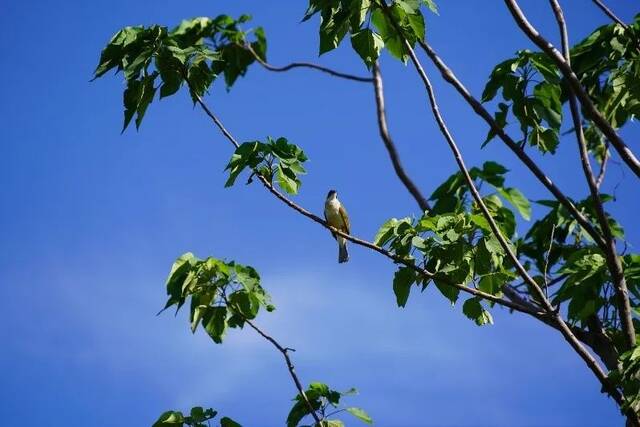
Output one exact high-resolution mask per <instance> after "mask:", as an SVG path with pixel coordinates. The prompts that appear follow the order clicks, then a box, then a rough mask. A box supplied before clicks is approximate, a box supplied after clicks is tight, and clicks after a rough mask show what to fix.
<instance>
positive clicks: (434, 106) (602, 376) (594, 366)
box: [380, 1, 623, 405]
mask: <svg viewBox="0 0 640 427" xmlns="http://www.w3.org/2000/svg"><path fill="white" fill-rule="evenodd" d="M380 5H381V7H382V9H383V11H384V12H385V14H386V15H387V17H388V19H389V20H390V21H391V23H392V24H393V26H394V27H395V30H396V32H397V34H399V35H402V34H404V33H403V31H402V29H400V28H399V26H398V24H397V23H396V22H395V20H394V19H393V16H392V15H391V13H390V12H389V9H388V6H387V4H386V3H385V2H384V1H382V2H380ZM402 38H403V42H404V46H405V48H406V49H407V52H408V53H409V57H410V58H411V62H412V63H413V65H414V67H415V69H416V71H417V72H418V75H419V76H420V78H421V79H422V82H423V83H424V86H425V89H426V91H427V94H428V98H429V103H430V104H431V111H432V113H433V116H434V118H435V119H436V122H437V123H438V127H439V128H440V131H441V133H442V134H443V136H444V137H445V139H446V141H447V143H448V145H449V148H450V149H451V151H452V153H453V155H454V158H455V160H456V163H457V164H458V167H459V169H460V171H461V172H462V174H463V176H464V178H465V181H466V182H467V185H468V187H469V190H470V191H471V194H472V196H473V198H474V200H475V201H476V203H477V204H478V206H479V207H480V210H481V211H482V215H483V216H484V217H485V219H486V220H487V222H488V223H489V226H490V227H491V231H492V232H493V234H494V235H495V237H496V238H497V239H498V242H499V243H500V246H502V248H503V249H504V251H505V252H506V254H507V256H508V257H509V259H510V260H511V262H512V263H513V264H514V266H515V268H516V270H517V271H518V273H519V274H520V276H521V277H522V278H523V279H524V280H525V281H526V282H527V283H528V284H529V286H531V288H532V289H533V290H534V293H535V294H536V296H537V297H538V298H539V299H540V301H541V302H542V305H543V308H544V310H545V311H546V313H547V314H548V315H549V316H550V317H551V318H552V319H553V321H555V322H556V323H557V326H558V330H559V331H560V332H561V333H562V335H563V336H564V338H565V340H566V341H567V342H568V343H569V345H571V347H572V348H573V349H574V350H575V351H576V352H577V353H578V355H579V356H580V357H581V358H582V359H583V360H584V362H585V363H586V365H587V366H588V367H589V369H590V370H591V371H592V372H593V373H594V375H595V376H596V378H598V380H599V381H600V382H601V384H602V385H603V388H604V389H605V390H606V391H607V392H608V393H609V395H611V396H612V397H613V398H614V399H615V400H616V402H618V404H620V405H622V402H623V399H622V396H621V395H620V393H619V392H618V390H617V389H616V388H615V387H614V386H613V385H612V384H611V382H610V381H609V379H608V377H607V374H606V373H605V372H604V371H603V370H602V368H601V367H600V365H599V364H598V362H597V361H596V360H595V359H594V357H593V356H592V355H591V353H589V351H588V350H587V349H586V348H585V347H584V346H583V345H582V343H581V342H580V341H579V340H578V339H577V338H576V336H575V335H574V334H573V332H572V331H571V328H570V327H569V326H568V325H567V324H566V322H565V321H564V319H563V318H562V316H561V315H560V313H559V311H557V310H555V309H554V307H553V306H552V305H551V303H550V302H549V300H547V298H545V295H544V292H543V291H542V289H541V288H540V286H539V285H538V283H536V281H535V280H533V278H532V277H531V276H530V275H529V273H528V272H527V270H526V269H525V268H524V266H523V265H522V263H520V261H519V260H518V258H517V256H516V254H515V253H514V252H513V249H512V248H511V245H510V243H509V242H507V240H506V239H505V237H504V236H503V235H502V232H501V231H500V229H499V227H498V225H497V224H496V222H495V220H494V219H493V217H492V216H491V213H490V212H489V210H488V208H487V207H486V205H485V204H484V201H483V200H482V197H481V196H480V194H479V193H478V190H477V189H476V187H475V185H474V182H473V179H472V178H471V176H470V175H469V171H468V169H467V168H466V165H465V164H464V160H463V158H462V155H461V153H460V150H459V149H458V146H457V144H456V142H455V141H454V140H453V137H452V136H451V133H450V132H449V129H448V128H447V126H446V124H445V122H444V120H443V118H442V115H441V114H440V110H439V107H438V103H437V101H436V98H435V93H434V90H433V87H432V85H431V82H430V81H429V78H428V77H427V75H426V73H425V72H424V69H423V67H422V64H421V63H420V61H419V60H418V57H417V56H416V54H415V52H414V51H413V48H412V47H411V45H410V44H409V42H408V41H407V40H406V38H404V37H402Z"/></svg>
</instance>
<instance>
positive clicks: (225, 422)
mask: <svg viewBox="0 0 640 427" xmlns="http://www.w3.org/2000/svg"><path fill="white" fill-rule="evenodd" d="M220 427H242V426H241V425H240V424H238V423H237V422H235V421H233V420H232V419H231V418H229V417H222V418H221V419H220Z"/></svg>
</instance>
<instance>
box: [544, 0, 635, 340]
mask: <svg viewBox="0 0 640 427" xmlns="http://www.w3.org/2000/svg"><path fill="white" fill-rule="evenodd" d="M549 3H550V4H551V8H552V9H553V13H554V15H555V17H556V21H557V23H558V27H559V29H560V35H561V39H562V52H563V56H564V60H565V62H566V63H567V65H568V66H569V67H570V66H571V57H570V53H569V35H568V32H567V24H566V22H565V19H564V14H563V12H562V7H561V6H560V3H559V2H558V0H549ZM568 92H569V93H568V95H569V107H570V110H571V117H572V119H573V124H574V128H575V132H576V138H577V142H578V148H579V152H580V162H581V164H582V169H583V171H584V175H585V178H586V180H587V184H588V185H589V191H590V193H591V198H592V200H593V204H594V207H595V211H596V216H597V218H598V222H599V223H600V228H601V229H602V232H603V234H604V238H605V241H606V242H607V248H606V251H604V253H605V258H606V260H607V264H608V267H609V271H610V272H611V279H612V281H613V284H614V286H615V289H616V297H617V299H618V310H619V311H620V316H621V320H622V329H623V331H624V334H625V338H626V341H627V347H628V348H633V347H635V344H636V333H635V328H634V326H633V318H632V314H631V304H630V302H629V290H628V289H627V282H626V280H625V277H624V272H623V270H622V264H621V263H620V258H619V257H618V254H617V251H616V243H615V239H614V237H613V233H612V232H611V226H610V225H609V219H608V218H607V215H606V213H605V211H604V206H603V204H602V199H601V197H600V193H599V191H598V184H597V182H596V179H595V176H594V174H593V169H592V168H591V162H590V161H589V152H588V150H587V143H586V141H585V138H584V132H583V129H582V120H581V117H580V108H579V106H578V101H577V99H576V96H575V91H574V89H573V88H572V87H570V88H569V91H568Z"/></svg>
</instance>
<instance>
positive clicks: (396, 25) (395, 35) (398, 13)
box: [302, 0, 437, 67]
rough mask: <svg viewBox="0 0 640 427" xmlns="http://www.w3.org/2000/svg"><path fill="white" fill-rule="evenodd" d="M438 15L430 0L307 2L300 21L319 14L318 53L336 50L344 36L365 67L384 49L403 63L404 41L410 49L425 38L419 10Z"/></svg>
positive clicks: (317, 0)
mask: <svg viewBox="0 0 640 427" xmlns="http://www.w3.org/2000/svg"><path fill="white" fill-rule="evenodd" d="M422 6H426V7H427V8H429V9H430V10H431V11H432V12H434V13H437V8H436V5H435V3H434V2H433V1H431V0H394V1H392V2H391V4H389V5H387V3H386V0H310V1H309V7H308V8H307V11H306V13H305V14H304V17H303V19H302V20H303V21H306V20H308V19H310V18H311V17H312V16H314V15H316V14H319V15H320V54H321V55H322V54H324V53H326V52H329V51H331V50H333V49H335V48H337V47H338V46H339V45H340V43H341V42H342V40H343V39H344V38H345V36H346V35H347V34H349V35H350V39H351V46H352V47H353V49H354V50H355V51H356V52H357V53H358V55H360V57H361V58H362V60H363V61H364V63H365V65H366V66H367V67H371V65H372V64H373V63H375V62H376V60H377V59H378V57H379V56H380V52H381V51H382V49H383V48H385V47H386V48H387V50H388V51H389V53H390V54H391V55H392V56H393V57H395V58H398V59H400V60H401V61H403V62H406V61H407V59H408V58H409V53H408V50H407V48H406V46H405V43H404V40H407V41H408V42H409V44H410V45H411V46H412V47H413V46H414V45H415V43H416V41H418V40H423V39H424V36H425V21H424V16H423V14H422V12H421V10H420V9H421V7H422Z"/></svg>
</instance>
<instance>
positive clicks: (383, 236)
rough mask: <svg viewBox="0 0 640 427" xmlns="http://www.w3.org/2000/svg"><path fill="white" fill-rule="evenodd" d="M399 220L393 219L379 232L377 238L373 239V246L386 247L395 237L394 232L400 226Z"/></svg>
mask: <svg viewBox="0 0 640 427" xmlns="http://www.w3.org/2000/svg"><path fill="white" fill-rule="evenodd" d="M398 222H399V221H398V219H397V218H391V219H390V220H388V221H387V222H385V223H384V224H382V226H381V227H380V229H379V230H378V232H377V233H376V237H375V238H374V239H373V244H374V245H376V246H384V245H385V244H386V243H387V242H388V241H389V240H391V238H392V237H393V230H394V229H395V227H396V226H397V225H398Z"/></svg>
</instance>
